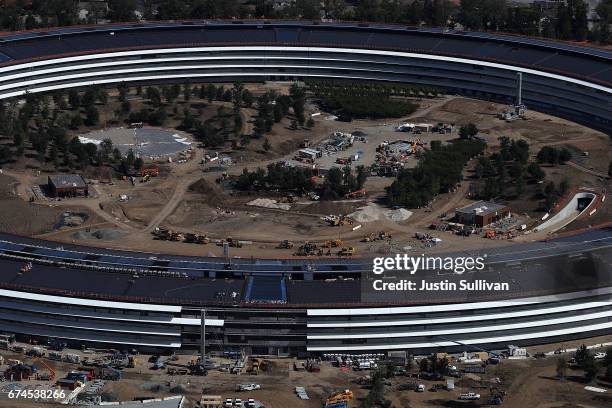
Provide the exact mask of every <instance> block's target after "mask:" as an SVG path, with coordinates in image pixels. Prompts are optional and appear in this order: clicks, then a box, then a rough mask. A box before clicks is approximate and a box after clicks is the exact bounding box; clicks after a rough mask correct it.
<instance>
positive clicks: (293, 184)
mask: <svg viewBox="0 0 612 408" xmlns="http://www.w3.org/2000/svg"><path fill="white" fill-rule="evenodd" d="M313 176H314V174H313V172H312V170H311V169H307V168H302V167H290V166H286V165H285V164H284V163H282V162H276V163H271V164H269V165H268V167H267V168H266V169H265V170H264V169H262V168H257V169H256V170H254V171H252V172H251V171H249V170H248V169H246V168H245V169H244V170H243V171H242V174H241V175H240V176H238V177H236V178H235V180H234V187H235V188H236V189H238V190H242V191H246V190H255V191H257V190H272V189H278V190H282V191H293V192H297V193H299V194H301V193H304V192H307V191H312V190H313V189H314V187H315V183H314V181H313Z"/></svg>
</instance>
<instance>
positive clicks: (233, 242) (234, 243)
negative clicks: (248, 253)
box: [226, 237, 242, 248]
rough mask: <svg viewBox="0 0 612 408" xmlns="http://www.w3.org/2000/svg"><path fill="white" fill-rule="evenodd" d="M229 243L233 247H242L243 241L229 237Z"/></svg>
mask: <svg viewBox="0 0 612 408" xmlns="http://www.w3.org/2000/svg"><path fill="white" fill-rule="evenodd" d="M226 241H227V243H228V245H229V246H230V247H232V248H242V242H240V241H238V240H237V239H233V238H232V237H227V239H226Z"/></svg>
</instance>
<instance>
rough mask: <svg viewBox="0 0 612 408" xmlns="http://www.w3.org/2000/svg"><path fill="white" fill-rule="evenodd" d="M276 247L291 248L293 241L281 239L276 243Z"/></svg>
mask: <svg viewBox="0 0 612 408" xmlns="http://www.w3.org/2000/svg"><path fill="white" fill-rule="evenodd" d="M277 248H279V249H291V248H293V242H291V241H288V240H286V239H285V240H283V241H281V242H280V244H278V247H277Z"/></svg>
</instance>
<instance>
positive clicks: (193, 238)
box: [185, 233, 210, 245]
mask: <svg viewBox="0 0 612 408" xmlns="http://www.w3.org/2000/svg"><path fill="white" fill-rule="evenodd" d="M185 242H187V243H189V244H200V245H204V244H208V243H209V242H210V239H208V237H207V236H206V235H200V234H190V233H188V234H185Z"/></svg>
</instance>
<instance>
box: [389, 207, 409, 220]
mask: <svg viewBox="0 0 612 408" xmlns="http://www.w3.org/2000/svg"><path fill="white" fill-rule="evenodd" d="M384 214H385V217H386V218H387V219H388V220H390V221H395V222H400V221H406V220H407V219H408V218H410V217H411V216H412V211H408V210H407V209H405V208H398V209H397V210H388V211H385V213H384Z"/></svg>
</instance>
